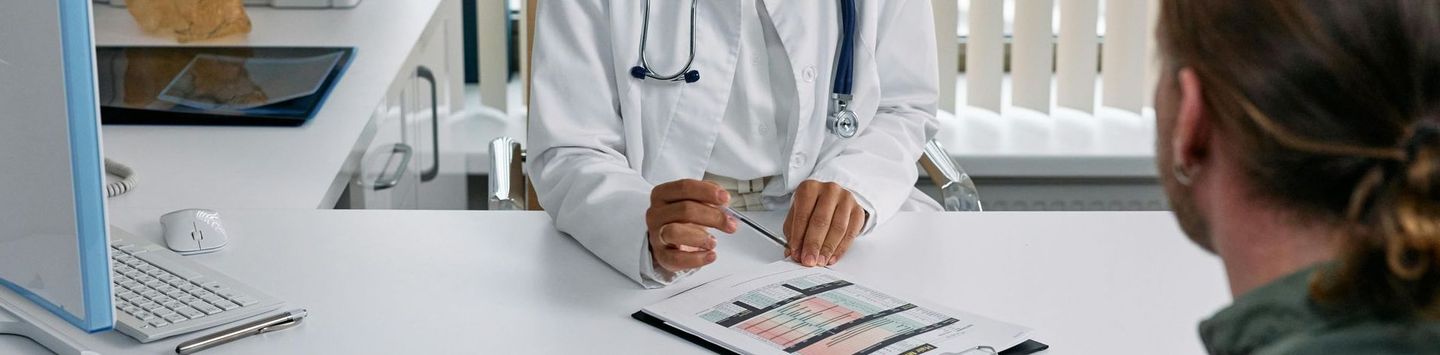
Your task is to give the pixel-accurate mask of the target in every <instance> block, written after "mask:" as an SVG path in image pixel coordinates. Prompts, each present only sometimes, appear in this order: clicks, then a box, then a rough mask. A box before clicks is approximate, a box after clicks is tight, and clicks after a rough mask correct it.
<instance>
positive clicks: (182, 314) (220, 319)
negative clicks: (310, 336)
mask: <svg viewBox="0 0 1440 355" xmlns="http://www.w3.org/2000/svg"><path fill="white" fill-rule="evenodd" d="M113 230H115V229H112V231H113ZM121 233H124V232H112V233H111V238H110V247H111V250H110V259H111V265H113V267H112V270H114V271H113V277H112V280H113V281H114V283H115V287H114V291H115V309H116V310H117V311H118V312H116V313H115V329H116V330H119V331H120V333H123V334H125V335H129V336H130V337H132V338H135V340H139V341H140V342H141V343H149V342H153V341H156V340H160V339H165V338H168V337H172V336H176V335H180V334H185V333H190V332H194V331H197V330H201V329H206V328H211V327H215V326H220V325H225V324H228V323H233V322H235V321H239V320H243V319H246V318H250V317H254V316H257V315H260V314H262V313H265V312H269V311H273V310H275V309H277V308H280V305H281V302H280V301H279V300H277V299H275V298H272V297H270V296H266V295H265V294H263V293H260V292H259V291H256V290H254V289H252V288H250V287H248V286H245V285H244V284H241V283H240V282H238V281H235V280H233V279H231V278H229V277H226V276H225V275H222V274H220V273H219V272H216V271H214V270H211V269H209V268H206V267H204V266H201V265H200V264H197V263H195V262H194V261H191V260H188V259H185V257H183V256H180V254H176V253H175V252H173V251H170V249H167V248H165V247H163V246H159V245H155V244H153V243H146V242H142V241H139V240H138V238H134V237H130V236H128V235H125V236H124V237H122V236H121Z"/></svg>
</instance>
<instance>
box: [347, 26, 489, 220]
mask: <svg viewBox="0 0 1440 355" xmlns="http://www.w3.org/2000/svg"><path fill="white" fill-rule="evenodd" d="M458 14H460V5H459V2H458V1H456V0H446V1H444V2H443V3H442V4H441V6H440V9H439V10H438V11H437V12H436V14H435V16H434V17H433V18H432V19H431V21H430V23H429V24H428V25H426V28H425V31H424V32H423V33H422V34H421V36H420V38H419V40H417V41H416V44H415V46H414V48H413V49H412V50H411V51H410V53H409V54H408V56H407V58H406V65H405V66H403V67H402V69H401V72H399V73H396V75H395V79H394V80H393V82H392V83H391V84H390V87H389V90H387V94H386V96H385V99H384V100H382V102H381V103H380V105H379V106H378V107H377V108H376V109H375V113H374V116H373V117H371V120H372V122H373V123H374V124H375V132H376V133H375V137H374V139H373V140H372V141H371V142H370V144H369V146H368V148H367V149H366V150H365V154H364V156H363V157H361V160H360V162H359V166H358V168H357V169H356V172H355V174H354V178H353V179H352V180H351V183H350V187H349V189H350V207H351V208H357V209H465V208H466V201H467V199H466V186H465V165H464V164H465V162H464V160H463V155H462V154H459V153H456V152H455V150H456V149H458V148H451V147H460V146H461V145H460V143H461V142H460V140H461V139H463V138H464V137H463V136H462V134H461V133H462V132H463V131H462V130H458V129H455V128H456V127H454V125H451V124H448V123H449V122H450V121H451V120H452V117H451V116H452V113H458V112H460V111H462V107H461V106H462V105H463V103H464V99H463V91H462V89H461V87H462V86H461V85H463V71H464V65H463V63H461V60H460V58H461V56H460V45H461V42H460V33H459V27H458V26H459V24H460V19H459V18H458ZM360 55H365V54H364V53H361V54H360Z"/></svg>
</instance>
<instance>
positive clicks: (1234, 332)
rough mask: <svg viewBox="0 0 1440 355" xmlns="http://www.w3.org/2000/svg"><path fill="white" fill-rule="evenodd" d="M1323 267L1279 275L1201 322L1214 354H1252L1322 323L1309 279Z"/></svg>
mask: <svg viewBox="0 0 1440 355" xmlns="http://www.w3.org/2000/svg"><path fill="white" fill-rule="evenodd" d="M1319 268H1320V266H1311V267H1307V268H1305V269H1302V270H1300V271H1297V272H1295V273H1293V274H1290V275H1288V276H1285V277H1283V278H1280V279H1279V280H1276V281H1274V282H1271V283H1269V284H1267V285H1265V286H1261V287H1260V288H1257V289H1254V290H1251V291H1250V292H1248V293H1246V294H1244V295H1241V296H1240V297H1239V298H1236V299H1235V302H1234V303H1233V304H1231V305H1230V306H1228V307H1225V309H1222V310H1220V312H1218V313H1216V314H1215V315H1214V316H1212V317H1210V319H1208V320H1205V321H1204V322H1201V323H1200V339H1201V341H1203V342H1204V343H1205V349H1206V350H1207V351H1208V352H1209V353H1210V354H1212V355H1230V354H1250V353H1252V352H1254V351H1255V350H1257V349H1260V348H1262V347H1264V346H1266V345H1270V344H1274V343H1276V342H1278V341H1280V340H1281V339H1283V338H1285V337H1287V336H1290V335H1295V334H1297V333H1299V332H1301V331H1303V330H1306V329H1308V328H1310V327H1314V326H1319V325H1320V324H1321V323H1322V321H1323V319H1324V318H1322V315H1321V314H1320V311H1319V310H1320V308H1319V307H1318V306H1317V305H1315V304H1314V302H1313V301H1312V300H1311V299H1310V280H1311V278H1312V277H1313V275H1314V274H1315V272H1316V271H1317V269H1319Z"/></svg>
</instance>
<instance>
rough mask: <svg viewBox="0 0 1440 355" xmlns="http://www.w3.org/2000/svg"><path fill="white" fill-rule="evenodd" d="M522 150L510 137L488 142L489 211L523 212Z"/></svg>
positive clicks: (523, 159) (523, 156) (523, 177)
mask: <svg viewBox="0 0 1440 355" xmlns="http://www.w3.org/2000/svg"><path fill="white" fill-rule="evenodd" d="M524 154H525V153H524V150H523V149H520V143H519V142H516V141H515V139H512V138H510V137H500V138H496V139H495V140H493V141H490V209H491V210H524V209H525V198H526V196H525V175H524V171H523V170H524V162H525V155H524Z"/></svg>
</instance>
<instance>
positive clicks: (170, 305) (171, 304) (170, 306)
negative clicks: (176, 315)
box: [161, 301, 186, 315]
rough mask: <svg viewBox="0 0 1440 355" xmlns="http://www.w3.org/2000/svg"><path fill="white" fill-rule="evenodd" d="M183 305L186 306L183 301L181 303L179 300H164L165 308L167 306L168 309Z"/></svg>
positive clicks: (182, 306) (178, 307)
mask: <svg viewBox="0 0 1440 355" xmlns="http://www.w3.org/2000/svg"><path fill="white" fill-rule="evenodd" d="M184 307H186V305H185V304H184V303H181V302H180V301H170V302H165V308H169V309H180V308H184ZM161 315H164V314H161Z"/></svg>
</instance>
